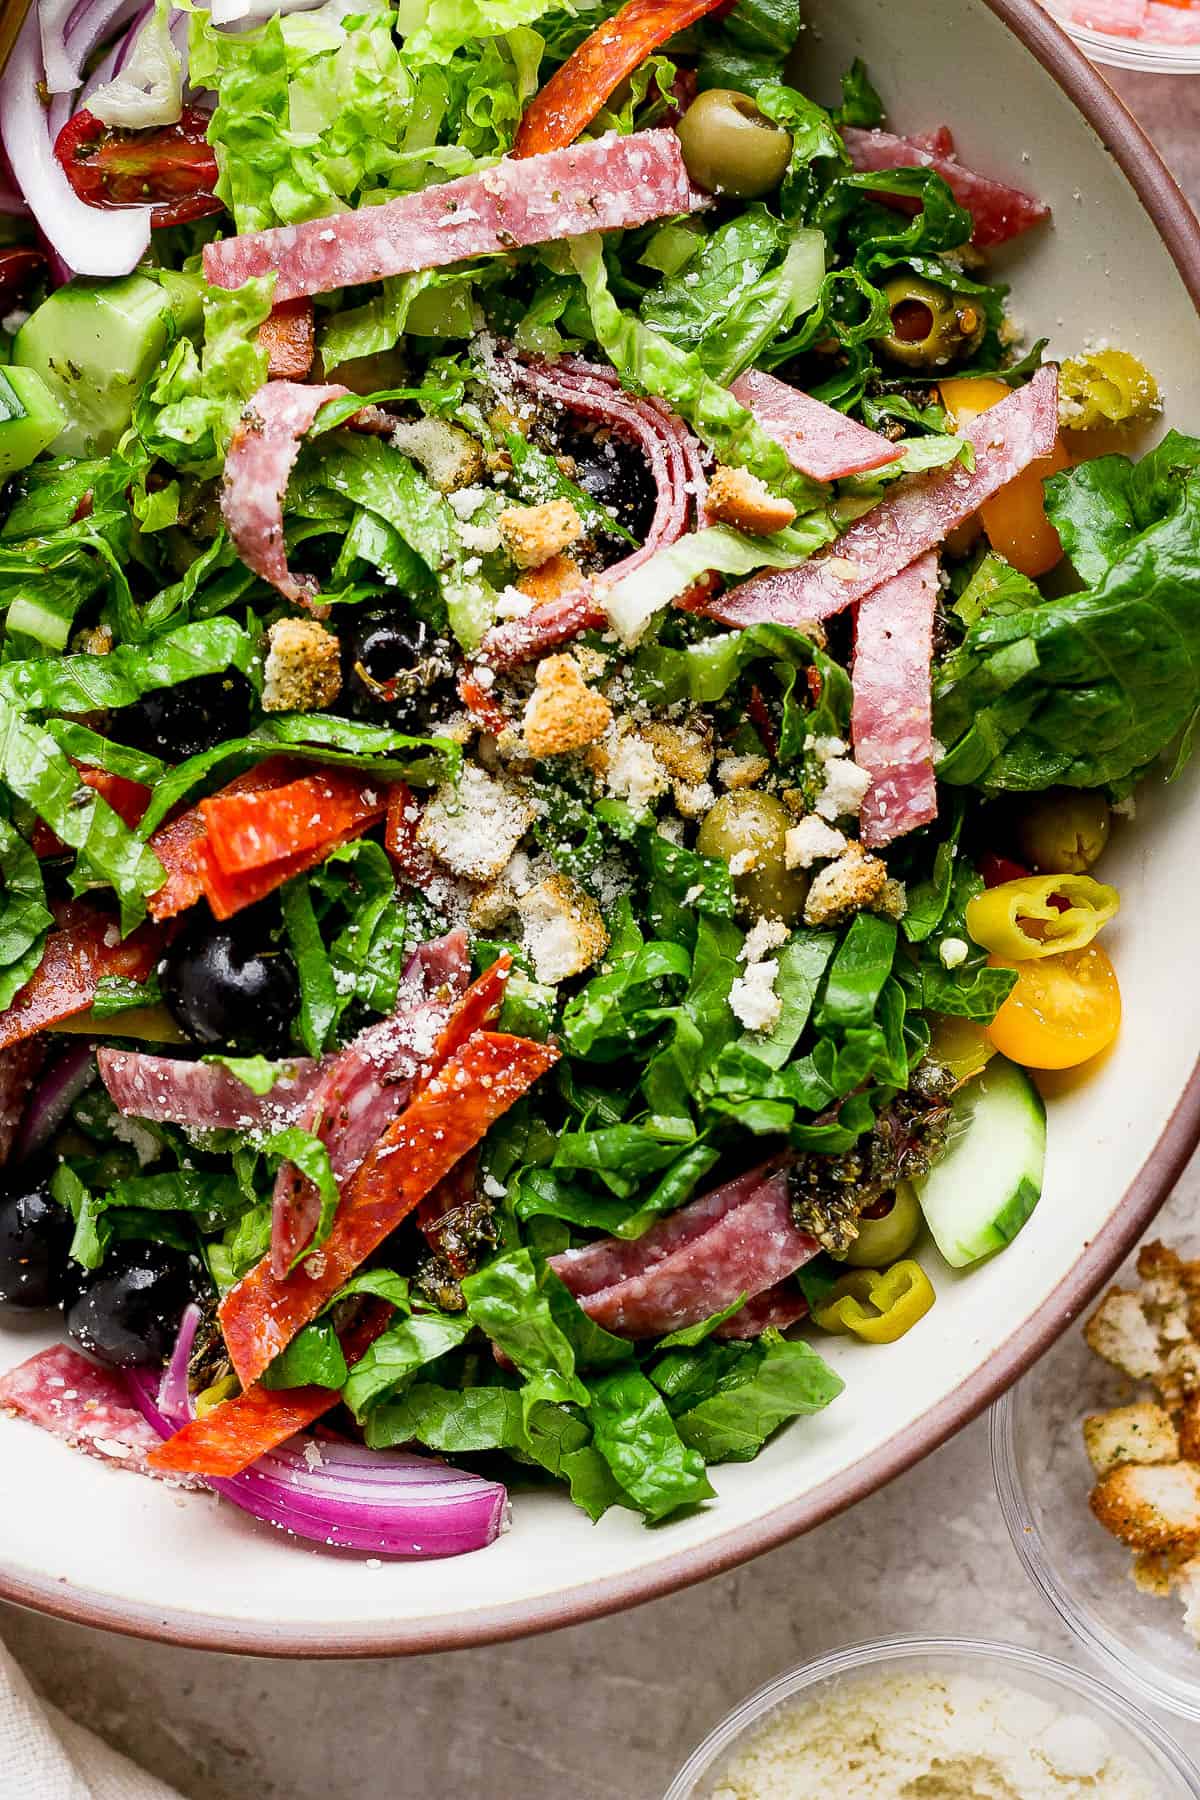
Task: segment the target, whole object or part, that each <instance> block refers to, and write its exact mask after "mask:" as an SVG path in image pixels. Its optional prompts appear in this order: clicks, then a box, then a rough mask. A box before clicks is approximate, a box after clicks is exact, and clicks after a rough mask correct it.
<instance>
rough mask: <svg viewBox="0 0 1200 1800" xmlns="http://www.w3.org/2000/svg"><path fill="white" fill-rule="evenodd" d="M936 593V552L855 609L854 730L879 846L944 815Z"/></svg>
mask: <svg viewBox="0 0 1200 1800" xmlns="http://www.w3.org/2000/svg"><path fill="white" fill-rule="evenodd" d="M937 593H938V560H937V555H936V553H935V552H934V551H932V550H931V551H928V552H927V553H926V554H925V555H924V556H922V557H920V558H919V559H918V561H916V562H915V563H911V564H910V565H909V567H908V568H907V569H905V570H904V571H903V573H902V574H900V575H896V576H894V577H893V578H892V580H891V581H885V582H884V584H883V586H882V587H878V588H876V589H875V592H874V593H873V594H868V595H867V598H866V599H865V600H861V601H860V602H859V604H858V607H857V609H856V612H855V620H854V663H853V667H852V670H851V679H852V682H853V686H854V704H853V709H852V711H851V715H850V733H851V737H852V738H853V741H854V760H855V762H856V763H857V764H858V766H859V768H861V769H866V770H867V772H868V773H869V774H870V776H871V785H870V787H869V788H868V789H867V793H866V797H865V799H864V800H863V806H862V821H861V824H862V829H861V833H860V835H861V837H862V841H863V843H864V844H867V845H869V846H870V847H871V848H872V849H877V848H878V847H879V846H880V845H881V844H890V843H891V841H892V839H893V838H898V837H903V836H904V834H905V833H906V832H908V831H915V830H916V829H917V827H918V826H919V825H928V823H929V821H930V820H931V819H936V818H937V782H936V780H935V779H934V773H933V700H932V695H931V692H930V685H929V681H930V677H929V671H930V664H931V661H932V658H933V615H934V612H935V611H936V608H937Z"/></svg>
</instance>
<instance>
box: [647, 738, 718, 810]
mask: <svg viewBox="0 0 1200 1800" xmlns="http://www.w3.org/2000/svg"><path fill="white" fill-rule="evenodd" d="M638 729H639V730H640V732H641V734H642V736H643V737H644V738H645V739H646V741H647V743H649V744H653V746H654V754H655V755H656V756H657V758H658V760H659V762H660V763H661V764H662V766H663V768H664V769H665V770H666V771H667V774H668V775H670V776H671V777H672V778H673V779H674V780H675V781H686V782H690V783H692V784H693V785H695V784H696V783H697V782H701V781H705V780H706V779H707V777H708V771H709V770H710V769H711V768H712V760H713V743H712V731H711V729H710V728H709V725H708V723H707V721H706V720H702V719H695V720H691V719H689V720H686V721H685V722H683V723H682V724H679V725H674V724H672V723H671V722H670V721H669V720H668V719H647V721H646V723H645V724H644V725H641V726H639V728H638ZM710 804H711V802H710Z"/></svg>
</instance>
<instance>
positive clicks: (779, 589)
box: [705, 365, 1058, 626]
mask: <svg viewBox="0 0 1200 1800" xmlns="http://www.w3.org/2000/svg"><path fill="white" fill-rule="evenodd" d="M1057 431H1058V372H1057V370H1056V369H1054V368H1052V367H1050V366H1049V365H1048V366H1047V367H1045V368H1043V369H1039V370H1038V372H1037V374H1036V375H1035V376H1034V377H1033V380H1032V381H1031V382H1030V383H1029V385H1028V386H1027V387H1023V388H1019V389H1018V390H1017V391H1016V392H1015V393H1012V394H1010V395H1009V396H1008V398H1007V399H1006V400H1001V402H1000V404H999V405H998V406H994V407H992V408H990V410H989V411H987V412H985V413H981V414H980V415H979V417H978V418H976V419H972V421H971V423H970V424H969V425H968V426H967V428H966V430H965V432H964V433H963V436H964V437H966V438H968V439H969V440H970V443H971V445H972V447H973V448H974V451H975V468H974V471H973V472H971V473H968V471H967V470H966V469H964V468H963V467H962V465H961V463H955V464H954V465H953V466H952V467H951V468H948V469H941V470H939V471H938V472H937V473H936V474H934V475H914V476H910V477H908V478H907V479H906V480H905V481H903V482H902V483H899V484H898V485H897V486H896V487H895V488H894V489H893V490H892V492H891V493H890V494H889V495H888V496H887V498H886V499H885V500H881V501H880V503H879V505H878V506H876V507H875V508H874V509H873V510H872V511H871V512H869V513H867V514H866V515H865V516H864V517H863V518H861V519H860V520H859V521H858V523H857V524H855V525H852V526H851V527H850V529H849V531H847V532H845V533H844V535H843V536H842V537H840V538H839V539H838V540H837V542H836V543H835V544H831V545H830V546H829V548H828V549H827V550H823V551H821V553H820V555H818V556H814V557H812V558H811V559H810V560H809V561H808V562H806V563H802V564H801V565H800V567H799V568H796V569H783V570H779V571H775V572H771V573H769V574H765V575H755V576H752V577H751V579H750V580H749V581H744V582H742V583H741V584H740V585H739V586H738V587H735V588H731V589H729V591H728V592H727V593H724V594H720V595H718V596H717V598H716V599H714V600H711V601H710V602H709V603H708V605H707V607H706V608H705V611H706V612H707V613H708V615H709V617H710V618H714V619H720V620H721V622H722V623H723V624H725V625H738V626H742V625H758V624H761V623H763V622H764V621H767V620H773V621H775V622H776V623H778V624H780V625H796V626H799V625H802V624H803V623H804V622H805V621H806V620H810V619H828V618H830V617H832V615H833V614H834V613H839V612H843V611H844V610H845V608H846V607H847V606H852V605H853V604H854V603H855V601H857V600H862V599H864V598H865V597H866V596H867V595H868V594H870V593H873V592H874V590H875V589H876V588H877V587H879V586H880V584H881V583H882V582H885V581H890V580H891V579H892V577H893V576H894V575H899V574H900V573H901V571H902V570H904V569H906V568H907V567H908V565H909V564H910V563H912V562H915V561H916V559H917V557H919V556H922V555H924V553H925V551H927V550H933V549H935V548H936V547H937V546H938V545H939V544H941V543H942V541H943V540H944V539H945V537H946V536H947V535H948V534H949V533H950V532H951V531H953V530H954V528H955V526H957V525H961V524H962V523H963V521H964V520H965V519H968V518H970V516H971V514H972V513H973V512H975V511H976V510H977V509H978V508H979V507H980V506H981V505H982V504H983V502H984V501H985V500H990V499H991V497H992V495H993V494H994V493H996V492H997V491H998V490H999V489H1000V488H1002V487H1003V486H1004V485H1005V483H1006V482H1009V481H1011V480H1012V479H1013V477H1014V476H1015V475H1019V474H1020V473H1021V471H1022V469H1026V468H1028V466H1029V464H1030V463H1031V462H1033V461H1034V460H1035V459H1036V458H1037V457H1039V456H1048V455H1049V454H1050V451H1051V450H1052V449H1053V447H1054V441H1055V437H1056V434H1057Z"/></svg>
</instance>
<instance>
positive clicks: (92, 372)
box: [12, 275, 175, 456]
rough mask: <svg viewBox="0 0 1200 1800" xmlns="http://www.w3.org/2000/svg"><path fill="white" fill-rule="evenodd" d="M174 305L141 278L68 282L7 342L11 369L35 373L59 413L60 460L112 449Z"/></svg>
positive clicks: (163, 339)
mask: <svg viewBox="0 0 1200 1800" xmlns="http://www.w3.org/2000/svg"><path fill="white" fill-rule="evenodd" d="M174 299H175V296H174V295H173V294H172V293H169V292H168V291H167V289H166V288H165V287H163V286H162V285H161V284H160V283H159V282H157V281H151V280H150V279H149V277H148V276H145V275H125V276H123V277H122V278H121V279H120V280H119V281H83V280H79V279H76V280H74V281H69V282H68V283H67V285H66V286H65V287H61V288H59V289H58V290H57V292H56V293H53V294H51V295H50V297H49V299H47V300H43V301H42V304H41V305H40V306H39V307H38V308H37V310H36V312H34V313H31V314H30V316H29V318H28V319H26V321H25V323H24V325H22V327H21V329H20V331H18V333H17V335H16V337H15V338H14V340H13V349H12V355H13V363H14V365H16V364H18V363H19V364H21V365H23V366H24V367H26V368H29V369H33V370H35V371H36V373H37V374H38V375H40V376H41V378H42V380H43V381H44V382H45V384H46V386H47V387H48V388H49V389H50V392H51V393H52V394H53V396H54V398H55V399H56V400H57V401H58V403H59V405H60V406H61V407H62V409H63V411H64V412H65V414H66V420H67V422H66V427H65V429H64V431H63V433H62V436H61V439H60V440H59V448H60V449H61V450H62V452H63V454H64V456H103V455H105V454H106V452H108V451H109V450H111V449H112V448H113V446H114V444H115V443H116V441H117V439H118V438H119V437H120V435H121V433H122V432H123V431H124V430H125V427H126V426H127V425H128V424H129V421H130V419H131V418H132V416H133V404H134V401H135V400H136V398H137V396H138V394H139V393H140V392H141V390H142V388H143V387H144V386H145V384H146V382H147V380H148V379H149V377H150V376H151V374H152V373H153V372H154V369H155V368H156V367H157V365H158V362H159V360H160V358H161V357H162V354H163V351H164V350H165V349H166V345H167V339H168V336H169V334H170V331H171V328H172V324H173V323H174V322H175V307H174V303H173V302H174Z"/></svg>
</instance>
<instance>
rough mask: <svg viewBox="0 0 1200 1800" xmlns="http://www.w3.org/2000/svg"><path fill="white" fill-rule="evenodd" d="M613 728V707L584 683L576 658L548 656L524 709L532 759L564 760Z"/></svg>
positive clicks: (540, 667)
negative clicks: (538, 757) (564, 756)
mask: <svg viewBox="0 0 1200 1800" xmlns="http://www.w3.org/2000/svg"><path fill="white" fill-rule="evenodd" d="M611 724H612V707H611V706H610V705H609V703H608V701H607V700H606V699H605V698H604V695H603V694H597V693H596V692H595V691H594V690H593V689H592V688H590V687H589V686H588V685H587V683H586V681H585V680H584V679H583V673H582V671H581V669H580V667H579V664H578V663H577V662H576V661H575V658H574V657H573V656H546V657H543V659H542V661H541V662H540V663H539V664H538V666H537V676H536V686H535V687H534V690H533V693H532V694H531V695H530V697H529V699H528V701H527V702H526V706H525V717H524V722H523V726H522V729H523V731H524V735H525V742H526V744H527V745H528V746H529V750H530V754H531V755H533V756H562V755H564V754H565V753H566V752H567V751H569V750H582V749H583V747H584V745H585V744H594V743H595V741H596V739H597V738H602V737H603V736H604V734H605V732H606V731H607V730H608V728H609V726H610V725H611Z"/></svg>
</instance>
